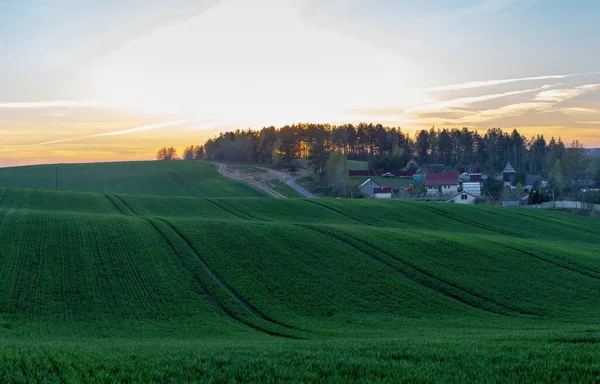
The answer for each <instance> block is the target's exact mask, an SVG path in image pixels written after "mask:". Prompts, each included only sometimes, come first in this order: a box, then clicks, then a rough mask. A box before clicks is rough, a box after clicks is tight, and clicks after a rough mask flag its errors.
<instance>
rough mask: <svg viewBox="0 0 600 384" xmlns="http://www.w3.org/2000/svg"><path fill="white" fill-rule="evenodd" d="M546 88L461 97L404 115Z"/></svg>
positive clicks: (539, 89) (456, 106) (466, 104)
mask: <svg viewBox="0 0 600 384" xmlns="http://www.w3.org/2000/svg"><path fill="white" fill-rule="evenodd" d="M546 88H547V86H543V87H539V88H533V89H525V90H522V91H511V92H504V93H495V94H491V95H482V96H472V97H461V98H458V99H452V100H446V101H440V102H436V103H431V104H425V105H419V106H415V107H412V108H408V109H407V110H406V111H404V113H405V114H410V113H422V112H428V111H442V110H446V109H449V108H460V107H465V106H468V105H471V104H474V103H479V102H482V101H488V100H494V99H498V98H501V97H508V96H515V95H520V94H523V93H530V92H539V91H541V90H543V89H546Z"/></svg>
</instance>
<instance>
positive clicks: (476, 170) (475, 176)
mask: <svg viewBox="0 0 600 384" xmlns="http://www.w3.org/2000/svg"><path fill="white" fill-rule="evenodd" d="M460 173H461V175H464V176H463V178H462V179H461V180H463V181H481V179H482V175H481V165H479V164H469V165H461V166H460Z"/></svg>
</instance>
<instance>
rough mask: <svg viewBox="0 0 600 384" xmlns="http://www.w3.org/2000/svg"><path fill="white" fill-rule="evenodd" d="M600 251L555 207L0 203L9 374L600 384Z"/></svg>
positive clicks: (116, 199)
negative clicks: (598, 382) (597, 383)
mask: <svg viewBox="0 0 600 384" xmlns="http://www.w3.org/2000/svg"><path fill="white" fill-rule="evenodd" d="M150 164H151V163H150ZM161 166H162V165H161ZM167 166H168V164H167ZM131 183H138V181H136V180H132V181H131ZM599 235H600V221H598V220H594V219H590V218H585V217H579V216H574V215H566V214H563V213H558V212H549V211H542V210H525V209H513V208H502V207H486V206H457V205H454V204H443V203H424V202H423V203H419V202H397V201H387V202H386V201H373V200H335V199H323V200H315V199H260V198H251V197H250V198H231V197H224V198H205V197H193V196H170V197H164V196H149V195H146V196H144V195H128V194H119V193H117V194H115V193H111V192H105V193H87V192H68V191H42V190H26V189H14V188H8V189H6V188H0V359H1V360H2V363H3V364H1V365H0V375H1V377H3V378H4V380H5V381H9V382H32V381H44V382H74V381H92V382H107V381H112V382H119V381H127V382H189V381H216V382H235V381H254V382H281V381H289V382H315V381H316V382H348V381H362V382H373V381H375V382H377V381H387V382H461V383H462V382H484V381H489V382H497V381H528V382H531V381H532V382H594V381H598V380H600V366H599V364H598V361H600V349H599V348H598V344H600V296H599V295H598V292H600V253H599V252H598V249H600V236H599Z"/></svg>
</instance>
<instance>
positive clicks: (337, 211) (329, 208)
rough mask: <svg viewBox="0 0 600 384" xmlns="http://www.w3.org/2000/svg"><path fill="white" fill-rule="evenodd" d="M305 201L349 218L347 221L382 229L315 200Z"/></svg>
mask: <svg viewBox="0 0 600 384" xmlns="http://www.w3.org/2000/svg"><path fill="white" fill-rule="evenodd" d="M304 201H306V202H307V203H311V204H316V205H318V206H319V207H321V208H325V209H328V210H330V211H332V212H335V213H337V214H338V215H341V216H344V217H345V218H347V219H350V220H352V221H355V222H357V223H359V224H360V225H367V226H369V227H378V228H381V227H380V226H377V225H373V224H371V223H367V222H364V221H361V220H358V219H355V218H354V217H351V216H348V215H347V214H346V213H344V212H342V211H339V210H337V209H335V208H332V207H329V206H327V205H323V204H321V203H319V202H318V201H315V200H308V199H306V200H304Z"/></svg>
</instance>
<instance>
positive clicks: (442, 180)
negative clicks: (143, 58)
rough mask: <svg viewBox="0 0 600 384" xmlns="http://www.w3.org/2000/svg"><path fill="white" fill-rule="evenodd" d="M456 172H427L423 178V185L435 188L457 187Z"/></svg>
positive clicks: (457, 174)
mask: <svg viewBox="0 0 600 384" xmlns="http://www.w3.org/2000/svg"><path fill="white" fill-rule="evenodd" d="M459 176H460V174H459V173H458V172H429V173H427V175H426V176H425V185H427V186H428V187H437V186H440V185H458V177H459Z"/></svg>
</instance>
